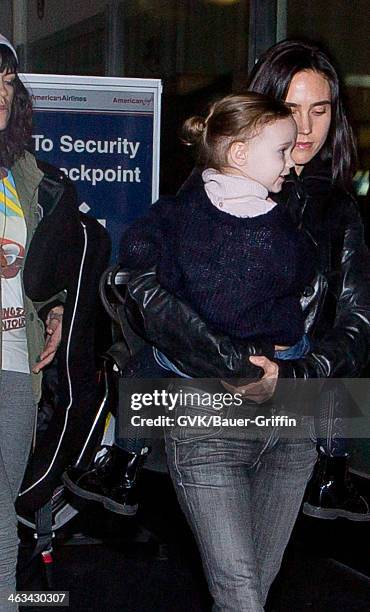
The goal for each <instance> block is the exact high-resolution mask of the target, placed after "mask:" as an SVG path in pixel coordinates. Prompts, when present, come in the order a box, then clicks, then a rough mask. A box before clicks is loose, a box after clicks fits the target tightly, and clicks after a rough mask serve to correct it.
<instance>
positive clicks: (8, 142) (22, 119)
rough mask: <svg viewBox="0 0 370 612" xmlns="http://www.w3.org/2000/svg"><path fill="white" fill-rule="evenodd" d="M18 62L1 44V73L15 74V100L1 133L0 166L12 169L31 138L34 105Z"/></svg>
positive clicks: (9, 50) (8, 49)
mask: <svg viewBox="0 0 370 612" xmlns="http://www.w3.org/2000/svg"><path fill="white" fill-rule="evenodd" d="M17 69H18V62H17V60H16V57H15V55H14V53H13V52H12V50H11V49H10V48H9V47H7V46H6V45H1V44H0V72H6V73H9V74H12V73H15V75H16V76H15V80H14V83H13V87H14V98H13V105H12V110H11V114H10V117H9V122H8V125H7V127H6V129H5V130H2V131H1V132H0V166H4V167H5V168H11V167H12V165H13V164H14V162H15V161H16V160H17V159H19V158H20V157H22V155H23V154H24V150H25V148H26V145H27V144H28V142H29V140H30V138H31V133H32V132H31V130H32V103H31V98H30V96H29V93H28V91H27V89H26V88H25V86H24V85H23V83H22V81H21V80H20V78H19V77H18V75H17Z"/></svg>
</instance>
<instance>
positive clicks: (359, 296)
mask: <svg viewBox="0 0 370 612" xmlns="http://www.w3.org/2000/svg"><path fill="white" fill-rule="evenodd" d="M339 207H340V209H339ZM339 210H340V212H339ZM335 216H336V217H337V219H339V220H340V224H341V232H340V233H341V236H342V238H341V239H340V240H339V239H338V237H337V236H336V234H335V230H334V231H333V232H332V236H331V238H332V241H333V242H334V244H336V243H337V242H340V244H341V252H340V255H339V265H338V268H337V269H336V268H335V267H333V268H332V269H331V271H330V272H329V273H328V277H329V283H328V285H329V287H330V276H333V277H335V276H337V277H338V280H337V281H335V282H334V283H333V285H334V287H335V288H336V289H335V301H336V313H335V320H334V325H333V326H332V328H331V329H328V330H327V331H326V333H325V334H324V335H323V337H322V338H320V339H318V340H317V341H316V342H315V344H314V350H313V352H312V353H310V354H309V355H308V356H307V357H305V358H303V359H299V360H297V361H286V362H281V361H280V362H279V365H280V376H281V377H282V378H328V377H330V378H333V377H337V378H342V377H347V378H352V377H356V376H359V375H360V373H361V370H362V369H363V368H364V367H365V366H366V365H367V363H368V360H369V346H370V254H369V250H368V248H367V247H366V245H365V241H364V228H363V223H362V220H361V218H360V214H359V212H358V209H357V205H356V203H355V202H354V201H353V200H352V198H345V199H342V200H341V201H340V202H339V203H338V207H336V208H335V209H334V210H333V212H332V218H334V217H335ZM331 225H332V226H333V225H335V223H334V222H333V223H332V224H331Z"/></svg>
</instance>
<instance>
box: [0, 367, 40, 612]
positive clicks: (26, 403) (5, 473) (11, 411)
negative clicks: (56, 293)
mask: <svg viewBox="0 0 370 612" xmlns="http://www.w3.org/2000/svg"><path fill="white" fill-rule="evenodd" d="M35 411H36V408H35V402H34V399H33V394H32V388H31V376H30V375H29V374H22V373H19V372H7V371H4V370H1V371H0V611H1V612H7V611H8V610H15V609H17V605H16V604H14V603H13V604H11V603H9V602H8V600H7V598H8V594H9V593H10V592H14V591H15V571H16V564H17V555H18V536H17V516H16V513H15V509H14V502H15V499H16V497H17V494H18V491H19V488H20V486H21V483H22V478H23V475H24V471H25V468H26V464H27V459H28V455H29V452H30V448H31V442H32V432H33V426H34V422H35V415H36V412H35Z"/></svg>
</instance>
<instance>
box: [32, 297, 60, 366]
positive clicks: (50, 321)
mask: <svg viewBox="0 0 370 612" xmlns="http://www.w3.org/2000/svg"><path fill="white" fill-rule="evenodd" d="M63 310H64V309H63V306H55V307H54V308H52V309H51V310H50V312H49V314H48V316H47V317H46V340H45V346H44V350H43V351H42V353H41V355H40V359H39V362H38V364H37V365H35V366H34V367H33V368H32V372H34V373H35V374H38V373H39V372H40V371H41V370H42V369H43V368H44V367H45V366H46V365H48V364H49V363H51V362H52V361H53V359H54V357H55V353H56V352H57V349H58V346H59V344H60V340H61V337H62V324H63Z"/></svg>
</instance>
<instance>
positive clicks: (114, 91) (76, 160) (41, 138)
mask: <svg viewBox="0 0 370 612" xmlns="http://www.w3.org/2000/svg"><path fill="white" fill-rule="evenodd" d="M24 76H25V78H24V80H25V81H26V85H27V87H29V89H30V90H31V97H32V98H33V104H34V128H33V141H34V151H35V155H36V157H37V158H38V159H42V160H45V161H47V162H48V163H50V164H52V165H54V166H56V167H58V168H60V169H61V170H62V171H63V172H65V174H66V175H67V176H68V177H69V179H70V180H71V181H72V182H73V183H74V184H75V187H76V190H77V193H78V199H79V203H80V210H81V211H82V212H88V213H89V214H92V215H93V216H95V217H96V218H97V219H99V221H100V222H101V223H102V224H103V225H104V226H105V227H106V228H107V230H108V231H109V234H110V236H111V239H112V261H116V259H117V256H118V251H119V242H120V238H121V236H122V233H123V231H124V229H125V228H126V227H127V226H128V225H129V224H130V223H132V221H134V220H135V219H136V218H137V217H139V216H141V215H143V214H144V213H145V212H146V211H147V209H148V207H149V206H150V204H151V203H152V202H153V201H154V200H156V199H157V197H158V174H159V111H160V91H161V88H160V82H159V81H150V83H149V85H150V86H149V87H148V86H147V87H146V88H145V87H144V85H145V84H148V81H143V80H141V79H135V80H131V79H130V80H128V79H109V78H98V77H94V78H93V79H87V77H57V76H52V77H50V76H47V75H24ZM40 79H41V80H42V82H40ZM61 79H63V87H61V82H60V80H61ZM66 80H67V81H68V82H67V83H66ZM86 80H87V81H88V85H89V86H88V87H87V83H86V88H85V87H84V83H83V81H86ZM69 81H70V82H69ZM153 84H154V85H153ZM135 86H136V89H135ZM76 87H77V88H76Z"/></svg>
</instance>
